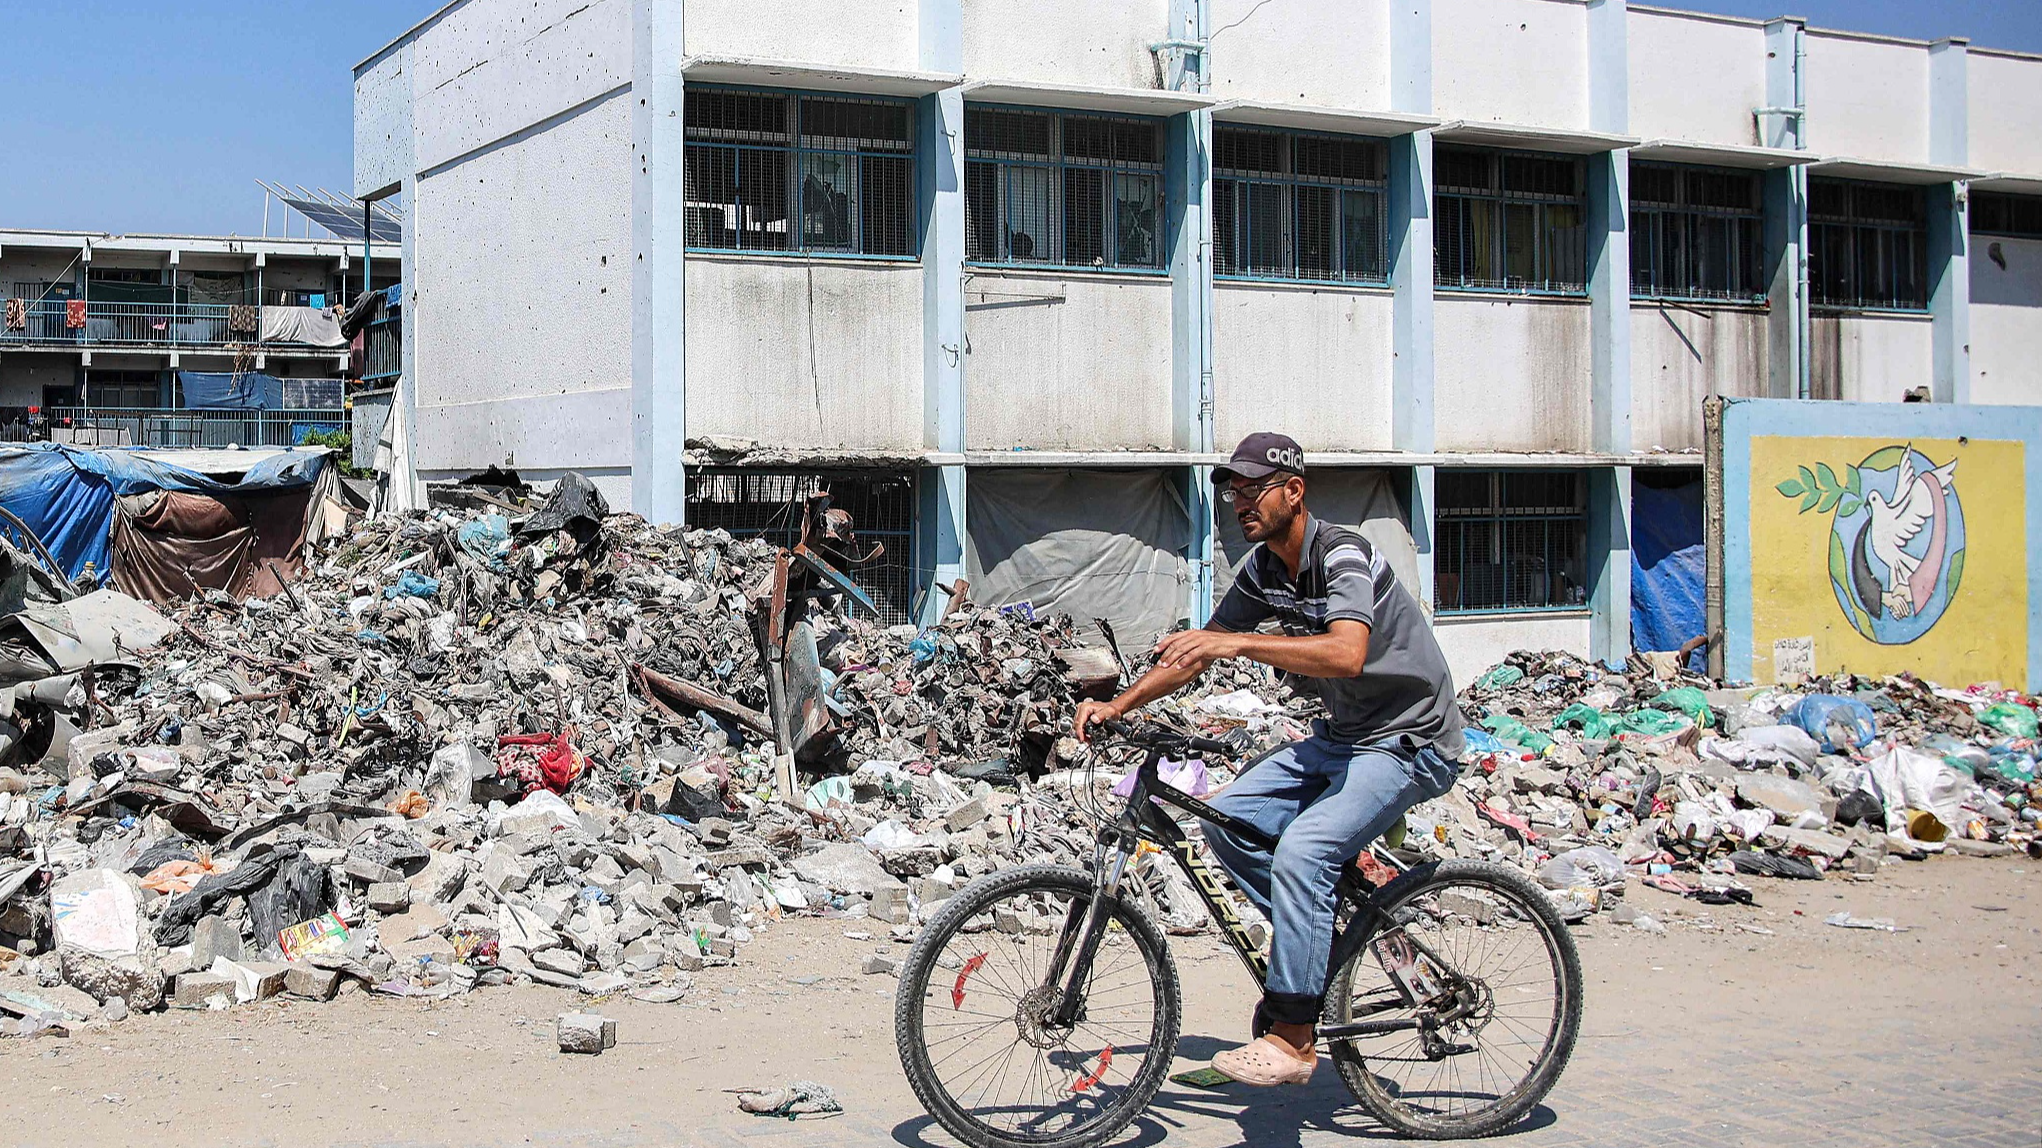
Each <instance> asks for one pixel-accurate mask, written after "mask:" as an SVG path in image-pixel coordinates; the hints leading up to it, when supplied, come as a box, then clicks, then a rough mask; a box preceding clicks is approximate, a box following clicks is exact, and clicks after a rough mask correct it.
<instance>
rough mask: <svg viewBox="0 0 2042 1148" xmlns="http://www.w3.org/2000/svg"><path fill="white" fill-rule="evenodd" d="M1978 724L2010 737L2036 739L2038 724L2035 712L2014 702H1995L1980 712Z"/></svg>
mask: <svg viewBox="0 0 2042 1148" xmlns="http://www.w3.org/2000/svg"><path fill="white" fill-rule="evenodd" d="M1978 724H1980V725H1982V726H1984V727H1986V728H1987V729H1991V730H1997V731H1999V732H2000V733H2003V734H2005V735H2007V736H2008V737H2034V736H2035V728H2036V726H2037V724H2042V723H2038V721H2037V719H2036V717H2035V711H2034V710H2031V709H2029V708H2028V707H2027V706H2017V705H2015V704H2014V703H2012V702H1994V703H1992V704H1991V705H1989V706H1987V707H1985V708H1984V709H1983V710H1980V711H1979V713H1978Z"/></svg>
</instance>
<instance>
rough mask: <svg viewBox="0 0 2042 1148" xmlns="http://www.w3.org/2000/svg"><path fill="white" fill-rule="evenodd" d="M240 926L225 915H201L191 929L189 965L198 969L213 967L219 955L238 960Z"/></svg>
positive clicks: (240, 954) (240, 948)
mask: <svg viewBox="0 0 2042 1148" xmlns="http://www.w3.org/2000/svg"><path fill="white" fill-rule="evenodd" d="M242 955H243V954H242V946H241V926H239V925H237V924H235V923H233V922H232V921H229V920H227V919H226V918H225V917H218V916H213V917H201V918H199V923H198V924H196V925H194V926H192V930H191V965H190V967H191V968H193V969H198V970H207V969H211V968H212V967H213V962H214V961H215V960H217V959H219V958H221V957H225V958H226V959H228V960H230V961H238V960H240V959H241V957H242Z"/></svg>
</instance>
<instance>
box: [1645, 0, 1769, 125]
mask: <svg viewBox="0 0 2042 1148" xmlns="http://www.w3.org/2000/svg"><path fill="white" fill-rule="evenodd" d="M1626 28H1627V31H1628V32H1629V35H1630V45H1629V47H1630V57H1631V81H1630V102H1631V134H1632V135H1634V136H1637V137H1638V138H1639V139H1646V140H1651V139H1670V140H1694V141H1697V142H1702V143H1712V144H1725V145H1729V146H1733V147H1737V146H1747V145H1750V144H1755V143H1757V142H1758V139H1757V132H1756V130H1755V126H1754V120H1753V119H1752V115H1751V110H1752V109H1753V108H1757V107H1763V106H1765V102H1766V101H1765V64H1766V56H1765V27H1764V25H1762V24H1760V23H1757V22H1756V21H1751V20H1738V19H1731V18H1725V17H1721V16H1708V15H1704V14H1702V13H1699V12H1668V11H1665V10H1663V9H1656V8H1655V9H1644V8H1632V9H1630V10H1629V11H1628V13H1627V20H1626Z"/></svg>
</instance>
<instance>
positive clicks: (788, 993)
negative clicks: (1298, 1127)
mask: <svg viewBox="0 0 2042 1148" xmlns="http://www.w3.org/2000/svg"><path fill="white" fill-rule="evenodd" d="M2038 890H2042V863H2037V862H2032V861H2024V860H2012V861H1977V860H1958V859H1935V860H1931V861H1928V862H1925V863H1919V864H1894V865H1890V866H1889V867H1888V868H1887V870H1886V872H1884V873H1883V874H1881V875H1880V876H1879V878H1878V879H1877V880H1876V881H1872V882H1858V881H1852V880H1847V879H1842V878H1838V879H1834V880H1830V881H1826V882H1822V883H1820V884H1814V883H1795V882H1778V881H1767V880H1764V879H1757V892H1758V900H1759V904H1758V905H1757V906H1755V907H1743V906H1730V907H1717V908H1709V907H1704V906H1698V905H1694V904H1692V903H1689V902H1682V901H1680V900H1679V899H1678V898H1674V897H1670V896H1667V895H1665V894H1661V893H1659V892H1657V891H1654V890H1650V889H1639V888H1637V887H1636V886H1635V885H1634V886H1633V888H1632V890H1631V893H1630V897H1631V900H1632V903H1634V904H1637V905H1638V906H1640V907H1641V908H1644V909H1645V910H1647V911H1648V912H1651V913H1653V914H1655V915H1657V916H1659V917H1660V919H1662V920H1665V921H1667V922H1669V923H1670V924H1671V925H1672V929H1671V931H1670V932H1669V933H1668V934H1667V935H1665V936H1653V935H1648V934H1645V933H1641V932H1639V931H1636V930H1633V929H1628V928H1622V927H1618V926H1614V925H1612V924H1610V923H1608V922H1607V920H1606V919H1604V920H1600V921H1598V923H1595V924H1593V925H1590V926H1588V927H1585V928H1581V929H1578V930H1577V932H1576V938H1577V940H1578V942H1579V944H1580V947H1581V952H1582V957H1583V960H1584V963H1585V966H1586V970H1587V1009H1586V1014H1585V1023H1584V1030H1583V1039H1582V1042H1581V1050H1580V1052H1579V1053H1578V1054H1577V1057H1576V1067H1577V1068H1578V1069H1579V1075H1581V1076H1582V1077H1583V1078H1584V1079H1586V1078H1591V1077H1601V1076H1607V1075H1608V1074H1610V1073H1613V1072H1614V1073H1617V1074H1619V1076H1618V1077H1617V1078H1620V1079H1628V1078H1629V1075H1630V1074H1635V1076H1636V1078H1637V1079H1639V1080H1641V1081H1642V1080H1664V1079H1674V1078H1681V1077H1683V1076H1685V1077H1687V1078H1689V1079H1692V1078H1693V1076H1694V1074H1695V1072H1696V1071H1697V1069H1696V1065H1697V1064H1698V1063H1700V1061H1699V1060H1698V1059H1697V1047H1698V1046H1702V1047H1709V1046H1722V1047H1728V1048H1731V1049H1733V1050H1739V1055H1740V1056H1742V1057H1745V1058H1746V1059H1748V1063H1749V1064H1750V1065H1751V1068H1752V1071H1753V1073H1754V1074H1755V1075H1768V1074H1773V1073H1787V1074H1789V1075H1791V1074H1792V1073H1794V1072H1796V1071H1803V1072H1805V1071H1808V1070H1810V1069H1811V1067H1813V1068H1819V1067H1820V1063H1821V1061H1820V1058H1822V1057H1827V1056H1833V1055H1836V1054H1837V1053H1839V1052H1840V1051H1841V1049H1840V1047H1839V1046H1840V1045H1843V1044H1848V1043H1851V1042H1864V1043H1867V1044H1870V1045H1873V1046H1875V1047H1878V1046H1891V1045H1892V1044H1893V1043H1894V1042H1899V1043H1901V1044H1902V1045H1905V1044H1906V1042H1908V1041H1917V1040H1918V1039H1919V1038H1918V1036H1917V1035H1914V1034H1918V1033H1920V1032H1929V1033H1937V1032H1941V1031H1945V1030H1947V1031H1949V1032H1951V1033H1952V1034H1955V1035H1956V1036H1960V1037H1961V1038H1962V1039H1963V1040H1965V1041H1985V1042H1989V1043H1995V1044H2001V1045H2006V1046H2009V1047H2013V1048H2015V1049H2026V1050H2027V1053H2028V1056H2027V1065H2028V1071H2032V1070H2033V1069H2032V1066H2033V1065H2035V1064H2036V1063H2038V1060H2037V1058H2036V1056H2035V1053H2036V1051H2037V1049H2038V1048H2042V1037H2038V1035H2037V1032H2038V1029H2037V1026H2038V1024H2042V1021H2038V1008H2037V1005H2038V995H2042V994H2038V991H2037V990H2038V986H2037V981H2036V978H2037V974H2038V965H2037V962H2038V959H2042V956H2038V955H2042V937H2038V926H2042V892H2038ZM1838 909H1848V910H1850V911H1852V912H1854V913H1856V914H1858V915H1860V916H1867V917H1870V916H1885V917H1892V918H1895V919H1897V920H1898V921H1899V923H1901V924H1902V925H1906V926H1910V930H1909V931H1907V932H1902V933H1897V934H1896V933H1883V932H1865V931H1857V930H1846V929H1840V928H1835V927H1831V926H1826V925H1824V924H1823V918H1824V917H1825V916H1827V915H1828V914H1830V913H1832V912H1835V911H1836V910H1838ZM862 924H863V923H862V922H845V921H821V920H802V921H791V922H786V923H783V924H780V925H777V926H775V927H773V928H771V929H770V930H768V931H766V932H764V933H763V934H762V935H761V937H760V939H759V940H758V941H757V942H756V943H755V944H753V945H752V946H751V947H749V948H748V949H746V950H745V954H744V960H743V963H742V964H741V965H739V966H738V967H735V968H731V969H725V970H710V971H709V972H707V973H704V974H701V975H700V976H698V978H697V980H696V984H695V987H694V989H693V991H692V992H691V993H690V995H689V996H688V998H687V999H686V1000H684V1001H683V1002H681V1003H679V1004H672V1005H645V1004H638V1003H635V1002H632V1001H629V1000H616V1001H611V1002H606V1003H604V1004H603V1005H602V1006H600V1007H601V1010H602V1011H603V1012H604V1013H605V1014H606V1015H609V1016H613V1017H615V1018H617V1019H618V1021H619V1022H620V1023H619V1029H620V1036H619V1044H618V1046H617V1047H616V1048H615V1049H613V1050H611V1051H609V1052H607V1053H605V1054H604V1055H602V1056H600V1057H585V1056H568V1055H563V1054H561V1053H559V1052H558V1051H556V1049H555V1044H554V1031H553V1019H554V1017H555V1015H556V1014H558V1013H560V1012H562V1011H566V1010H569V1009H572V1008H574V1007H577V1006H578V1005H579V1003H580V1002H579V1000H578V999H577V998H576V997H574V996H573V995H572V994H569V993H564V992H561V991H559V990H554V989H541V988H522V989H519V988H498V989H490V990H484V991H481V992H477V993H474V994H471V995H469V996H467V997H465V998H460V999H456V1000H452V1001H448V1002H442V1003H436V1004H427V1003H422V1002H416V1001H404V1000H395V999H387V998H374V997H369V996H366V995H355V996H352V997H348V998H343V999H342V1000H339V1001H336V1002H333V1003H331V1004H324V1005H320V1004H308V1003H293V1002H288V1001H282V1000H277V1001H271V1002H265V1003H263V1004H259V1005H252V1006H247V1007H244V1008H241V1009H237V1010H234V1011H231V1012H226V1013H203V1012H180V1011H171V1012H168V1013H160V1014H156V1015H151V1016H142V1017H136V1018H133V1019H131V1020H129V1021H127V1022H126V1023H123V1024H121V1025H118V1026H113V1027H98V1028H87V1029H84V1030H81V1031H79V1032H78V1033H76V1034H75V1035H73V1036H72V1037H71V1038H69V1039H49V1038H44V1039H39V1040H35V1041H9V1042H5V1043H0V1081H4V1082H5V1083H4V1096H5V1098H6V1099H5V1111H6V1113H7V1116H8V1117H9V1121H8V1124H7V1126H6V1128H5V1130H4V1131H0V1142H6V1143H16V1144H27V1145H59V1144H62V1145H77V1144H101V1143H105V1144H112V1143H122V1144H135V1143H142V1144H148V1145H152V1146H154V1145H164V1146H168V1145H182V1144H224V1143H232V1144H247V1145H267V1144H277V1145H284V1144H293V1145H295V1144H319V1145H333V1144H406V1145H411V1144H420V1145H424V1144H456V1145H468V1144H518V1143H541V1144H572V1145H583V1144H586V1145H597V1144H602V1145H613V1144H640V1143H644V1144H666V1143H689V1144H699V1143H723V1142H729V1143H737V1142H741V1139H750V1138H751V1135H752V1132H753V1131H754V1130H761V1131H763V1130H764V1129H765V1126H771V1125H777V1127H779V1128H783V1129H787V1128H790V1126H788V1125H786V1124H784V1123H781V1122H775V1121H770V1120H764V1119H762V1118H757V1117H749V1116H743V1115H740V1114H738V1113H737V1112H736V1107H735V1103H734V1101H735V1098H734V1097H732V1096H730V1095H727V1094H726V1093H725V1091H724V1090H726V1089H732V1088H738V1087H742V1086H747V1085H769V1084H774V1083H779V1082H784V1081H789V1080H795V1079H813V1080H818V1081H822V1082H824V1083H827V1084H829V1085H830V1086H832V1087H833V1088H834V1089H835V1090H836V1091H837V1093H838V1095H839V1097H840V1098H841V1099H842V1101H843V1102H844V1104H845V1105H846V1106H847V1108H848V1109H849V1110H850V1111H849V1118H845V1119H838V1120H831V1121H826V1122H817V1123H810V1124H804V1125H802V1126H801V1130H802V1132H803V1133H805V1135H803V1136H801V1137H800V1139H801V1142H804V1143H806V1142H814V1141H816V1140H837V1141H853V1142H862V1141H871V1142H883V1141H885V1140H899V1141H901V1142H904V1143H909V1144H915V1143H924V1142H929V1143H937V1144H942V1143H948V1138H947V1137H945V1136H943V1134H942V1133H940V1131H930V1130H929V1129H928V1126H927V1121H926V1120H925V1119H923V1118H922V1117H921V1113H920V1111H919V1109H918V1108H917V1106H916V1105H915V1102H914V1099H913V1097H912V1095H911V1094H910V1093H909V1091H908V1088H907V1086H906V1084H905V1082H904V1081H903V1079H902V1078H901V1074H900V1068H899V1065H898V1063H897V1061H896V1059H895V1054H894V1050H893V1037H892V1024H891V1016H892V989H893V986H894V982H893V981H892V979H891V978H889V977H885V976H866V975H862V974H861V973H860V972H859V971H858V970H859V965H860V962H861V961H862V959H863V958H864V956H865V955H866V954H867V953H869V952H872V951H874V950H875V949H876V948H886V947H887V946H886V942H885V941H884V933H883V931H882V932H881V933H880V937H881V939H880V940H878V941H857V940H851V939H847V938H845V937H844V936H843V934H844V932H845V931H847V929H856V928H858V927H859V926H860V925H862ZM1739 925H1744V926H1752V927H1755V928H1757V929H1763V930H1769V932H1754V931H1747V930H1746V929H1741V928H1738V927H1737V926H1739ZM1172 944H1173V950H1174V952H1175V953H1176V955H1177V958H1178V961H1179V965H1180V968H1181V969H1182V972H1183V976H1184V981H1185V994H1184V995H1185V1001H1186V1015H1185V1023H1184V1032H1185V1040H1184V1044H1183V1047H1182V1048H1181V1050H1180V1058H1181V1063H1180V1065H1179V1067H1180V1068H1186V1067H1193V1066H1195V1065H1196V1064H1197V1063H1200V1062H1202V1060H1203V1059H1204V1058H1205V1057H1209V1056H1210V1055H1211V1053H1212V1052H1213V1051H1214V1050H1215V1049H1217V1048H1220V1047H1224V1046H1225V1044H1226V1043H1229V1042H1231V1041H1233V1040H1236V1039H1239V1037H1240V1035H1241V1030H1242V1029H1243V1028H1244V1027H1245V1017H1246V1015H1247V1013H1248V1011H1249V1009H1250V1008H1251V1007H1252V1002H1253V997H1252V995H1251V990H1250V987H1249V983H1248V981H1247V978H1246V975H1245V974H1244V973H1243V972H1242V971H1241V969H1240V966H1239V965H1238V963H1237V962H1236V961H1235V960H1234V959H1233V958H1232V957H1231V956H1230V955H1229V954H1227V953H1225V952H1224V951H1222V950H1221V949H1219V947H1218V946H1217V944H1216V943H1215V942H1214V941H1213V940H1211V939H1210V938H1205V937H1193V938H1173V941H1172ZM895 952H896V954H897V955H898V954H901V953H904V952H905V948H904V947H895ZM1896 1034H1898V1035H1896ZM1619 1047H1620V1048H1621V1049H1622V1050H1623V1051H1622V1053H1621V1055H1620V1058H1619V1057H1618V1054H1616V1053H1613V1052H1611V1051H1610V1050H1611V1049H1615V1048H1619ZM1930 1051H1932V1050H1930ZM1925 1055H1926V1053H1925ZM1613 1058H1618V1059H1621V1062H1622V1063H1618V1064H1611V1063H1607V1062H1608V1061H1610V1060H1612V1059H1613ZM1936 1071H1943V1070H1942V1069H1937V1070H1936ZM1331 1075H1332V1074H1331V1072H1330V1070H1329V1069H1322V1071H1321V1073H1320V1078H1321V1079H1320V1080H1319V1081H1317V1082H1316V1083H1315V1085H1314V1088H1320V1086H1323V1085H1325V1083H1326V1081H1327V1080H1328V1079H1329V1078H1331ZM1575 1075H1577V1073H1576V1072H1574V1071H1572V1070H1570V1077H1573V1076H1575ZM1321 1091H1324V1090H1323V1089H1321ZM1165 1096H1166V1098H1167V1097H1168V1096H1169V1093H1168V1092H1166V1094H1165ZM1902 1100H1903V1098H1901V1097H1897V1096H1895V1097H1876V1098H1868V1102H1869V1103H1872V1104H1873V1105H1874V1106H1875V1107H1876V1106H1882V1105H1885V1104H1899V1103H1901V1102H1902ZM1920 1102H1922V1099H1921V1098H1920V1097H1916V1098H1912V1100H1910V1103H1920ZM1328 1103H1330V1102H1328ZM1596 1104H1597V1101H1596V1100H1595V1098H1594V1097H1593V1096H1579V1095H1574V1094H1572V1093H1570V1092H1569V1089H1568V1081H1563V1082H1562V1087H1561V1089H1560V1090H1559V1091H1557V1092H1556V1093H1555V1094H1554V1099H1553V1100H1552V1101H1551V1102H1550V1107H1551V1108H1552V1109H1553V1110H1554V1111H1553V1112H1552V1113H1549V1114H1548V1117H1547V1119H1548V1120H1549V1121H1553V1120H1557V1121H1558V1122H1559V1124H1560V1125H1561V1126H1562V1127H1566V1126H1568V1122H1569V1121H1573V1122H1574V1124H1573V1127H1575V1128H1576V1129H1577V1131H1578V1130H1579V1128H1580V1127H1581V1122H1582V1121H1584V1120H1586V1119H1588V1118H1589V1117H1591V1116H1592V1114H1593V1109H1594V1108H1595V1106H1596ZM1189 1107H1190V1110H1191V1111H1192V1113H1193V1114H1192V1115H1189V1116H1186V1115H1184V1114H1183V1113H1182V1112H1180V1113H1179V1115H1178V1116H1176V1117H1174V1118H1171V1119H1169V1120H1168V1121H1166V1123H1168V1124H1170V1125H1172V1126H1173V1127H1171V1128H1167V1129H1165V1130H1164V1131H1165V1132H1166V1133H1167V1134H1168V1135H1170V1136H1171V1137H1172V1138H1173V1139H1174V1138H1176V1133H1177V1127H1178V1126H1186V1122H1187V1121H1189V1122H1192V1123H1196V1122H1197V1121H1199V1120H1200V1119H1201V1117H1200V1116H1199V1115H1197V1109H1196V1106H1195V1105H1192V1106H1189ZM1236 1107H1238V1104H1236ZM1220 1115H1221V1116H1222V1118H1224V1117H1225V1115H1226V1114H1225V1113H1221V1114H1220ZM1242 1136H1243V1138H1244V1139H1253V1138H1254V1137H1253V1136H1251V1135H1249V1134H1247V1133H1246V1132H1244V1133H1243V1134H1242ZM1293 1142H1295V1141H1293ZM2009 1142H2011V1141H2009ZM2038 1142H2042V1141H2038Z"/></svg>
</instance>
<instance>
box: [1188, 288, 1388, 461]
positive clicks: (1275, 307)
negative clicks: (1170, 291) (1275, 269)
mask: <svg viewBox="0 0 2042 1148" xmlns="http://www.w3.org/2000/svg"><path fill="white" fill-rule="evenodd" d="M1390 322H1391V300H1390V296H1389V294H1388V293H1387V292H1385V291H1368V290H1357V289H1353V288H1336V287H1304V286H1291V285H1280V284H1261V283H1253V284H1251V283H1221V284H1218V285H1217V286H1215V287H1214V288H1213V394H1214V398H1213V427H1214V434H1215V436H1216V437H1217V439H1218V441H1219V442H1221V443H1225V444H1229V445H1228V447H1227V449H1232V448H1231V444H1232V443H1234V442H1237V441H1239V439H1240V438H1241V436H1242V435H1245V434H1248V433H1249V432H1251V431H1257V430H1267V429H1269V428H1271V427H1288V428H1292V429H1291V431H1290V433H1291V434H1292V435H1293V436H1295V437H1296V438H1297V440H1298V441H1299V442H1301V443H1303V444H1304V447H1305V449H1306V450H1388V449H1390Z"/></svg>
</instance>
